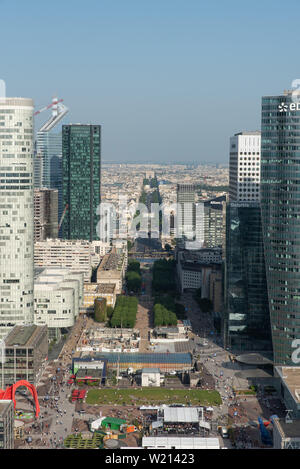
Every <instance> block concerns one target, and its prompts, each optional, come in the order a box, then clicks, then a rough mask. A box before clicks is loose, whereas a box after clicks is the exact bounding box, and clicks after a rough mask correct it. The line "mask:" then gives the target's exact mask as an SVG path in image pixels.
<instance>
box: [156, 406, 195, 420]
mask: <svg viewBox="0 0 300 469" xmlns="http://www.w3.org/2000/svg"><path fill="white" fill-rule="evenodd" d="M164 422H167V423H171V422H173V423H174V422H175V423H198V422H199V413H198V409H197V408H196V407H189V408H188V407H165V408H164Z"/></svg>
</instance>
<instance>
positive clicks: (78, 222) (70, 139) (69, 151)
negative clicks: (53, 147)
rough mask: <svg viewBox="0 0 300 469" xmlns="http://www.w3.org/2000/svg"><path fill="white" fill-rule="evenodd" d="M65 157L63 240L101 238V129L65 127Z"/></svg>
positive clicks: (63, 170)
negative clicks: (98, 227)
mask: <svg viewBox="0 0 300 469" xmlns="http://www.w3.org/2000/svg"><path fill="white" fill-rule="evenodd" d="M62 154H63V161H62V180H63V209H64V208H65V207H66V206H67V210H66V213H65V217H64V220H63V225H62V238H64V239H85V240H88V241H93V240H95V239H99V237H98V235H97V233H96V227H97V224H98V222H99V216H98V215H97V207H98V206H99V204H100V200H101V195H100V190H101V187H100V185H101V126H100V125H81V124H77V125H63V128H62Z"/></svg>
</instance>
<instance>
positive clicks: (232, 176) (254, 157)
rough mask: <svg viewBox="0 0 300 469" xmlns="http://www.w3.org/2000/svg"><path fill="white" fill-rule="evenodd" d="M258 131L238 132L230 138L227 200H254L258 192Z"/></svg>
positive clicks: (257, 196) (259, 141)
mask: <svg viewBox="0 0 300 469" xmlns="http://www.w3.org/2000/svg"><path fill="white" fill-rule="evenodd" d="M260 145H261V136H260V132H258V131H254V132H239V133H237V134H235V135H234V136H233V137H231V138H230V158H229V200H230V202H231V201H239V200H243V201H255V200H259V198H260V193H259V187H260Z"/></svg>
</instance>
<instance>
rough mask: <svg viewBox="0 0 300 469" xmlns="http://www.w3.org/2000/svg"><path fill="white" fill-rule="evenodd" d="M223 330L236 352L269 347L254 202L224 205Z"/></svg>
mask: <svg viewBox="0 0 300 469" xmlns="http://www.w3.org/2000/svg"><path fill="white" fill-rule="evenodd" d="M224 333H225V337H224V342H225V344H226V345H227V346H229V347H230V348H231V349H233V350H234V351H236V352H245V351H259V352H262V351H264V352H265V351H268V352H269V351H271V350H272V343H271V331H270V315H269V308H268V294H267V282H266V272H265V261H264V247H263V236H262V228H261V214H260V205H259V203H258V202H231V203H229V204H228V205H227V210H226V268H225V317H224Z"/></svg>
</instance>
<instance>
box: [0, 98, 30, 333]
mask: <svg viewBox="0 0 300 469" xmlns="http://www.w3.org/2000/svg"><path fill="white" fill-rule="evenodd" d="M33 270H34V269H33V101H32V100H31V99H27V98H0V339H1V337H4V336H5V335H6V334H7V333H8V332H9V330H10V329H11V328H12V327H13V326H14V325H16V324H30V323H33V319H34V305H33V277H34V275H33Z"/></svg>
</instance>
